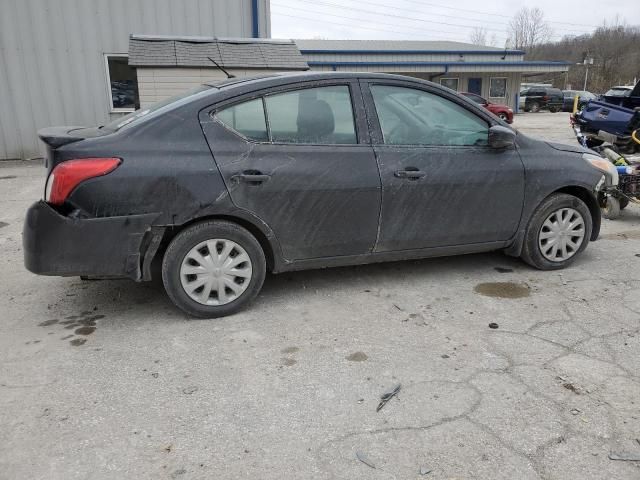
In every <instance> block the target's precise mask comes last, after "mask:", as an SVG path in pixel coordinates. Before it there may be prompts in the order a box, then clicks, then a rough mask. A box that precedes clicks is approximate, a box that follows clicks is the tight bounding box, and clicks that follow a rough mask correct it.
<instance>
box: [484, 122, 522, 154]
mask: <svg viewBox="0 0 640 480" xmlns="http://www.w3.org/2000/svg"><path fill="white" fill-rule="evenodd" d="M515 141H516V132H514V131H513V130H511V129H510V128H508V127H503V126H502V125H494V126H493V127H491V128H490V129H489V146H490V147H491V148H508V147H511V146H513V144H514V143H515Z"/></svg>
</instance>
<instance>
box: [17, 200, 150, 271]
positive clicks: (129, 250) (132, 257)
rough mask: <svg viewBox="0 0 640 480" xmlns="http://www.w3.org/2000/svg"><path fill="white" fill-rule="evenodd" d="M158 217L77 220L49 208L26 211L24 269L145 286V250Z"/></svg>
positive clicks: (35, 206)
mask: <svg viewBox="0 0 640 480" xmlns="http://www.w3.org/2000/svg"><path fill="white" fill-rule="evenodd" d="M157 217H158V215H157V214H155V213H151V214H146V215H128V216H123V217H105V218H90V219H78V218H69V217H65V216H63V215H60V214H59V213H58V212H57V211H55V210H54V209H53V208H51V207H50V206H49V205H48V204H46V203H45V202H42V201H40V202H36V203H34V204H33V205H32V206H31V207H30V208H29V210H28V211H27V217H26V219H25V222H24V230H23V237H22V244H23V249H24V264H25V267H26V268H27V269H28V270H29V271H31V272H33V273H37V274H39V275H57V276H64V277H67V276H80V275H95V276H116V277H129V278H132V279H134V280H140V279H141V278H142V274H141V259H140V256H141V248H142V246H143V242H144V240H145V234H146V233H147V232H149V231H150V229H151V223H152V222H153V221H154V220H155V219H156V218H157Z"/></svg>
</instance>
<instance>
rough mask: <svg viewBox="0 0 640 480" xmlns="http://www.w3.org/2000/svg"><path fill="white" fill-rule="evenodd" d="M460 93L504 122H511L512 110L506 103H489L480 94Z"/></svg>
mask: <svg viewBox="0 0 640 480" xmlns="http://www.w3.org/2000/svg"><path fill="white" fill-rule="evenodd" d="M460 95H464V96H465V97H467V98H468V99H469V100H471V101H472V102H475V103H477V104H478V105H481V106H483V107H484V108H486V109H487V110H489V111H490V112H491V113H493V114H494V115H496V116H497V117H499V118H501V119H502V120H504V121H505V122H507V123H513V110H512V109H511V107H509V106H508V105H502V104H501V103H491V102H490V101H489V100H487V99H486V98H483V97H481V96H480V95H476V94H475V93H468V92H462V93H461V94H460Z"/></svg>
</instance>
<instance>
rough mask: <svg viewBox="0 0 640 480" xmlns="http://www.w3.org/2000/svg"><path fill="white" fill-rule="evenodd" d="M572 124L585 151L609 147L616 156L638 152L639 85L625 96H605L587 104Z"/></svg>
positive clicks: (639, 147) (639, 130) (639, 146)
mask: <svg viewBox="0 0 640 480" xmlns="http://www.w3.org/2000/svg"><path fill="white" fill-rule="evenodd" d="M612 90H613V89H612ZM610 91H611V90H610ZM610 91H609V92H607V93H610ZM574 121H575V123H576V126H577V128H578V131H579V133H580V139H581V141H583V142H584V143H585V145H587V146H588V147H598V146H600V145H602V144H603V143H611V144H613V145H614V146H615V148H616V149H617V150H618V151H619V152H620V153H624V154H635V153H638V152H640V144H639V142H638V141H637V139H638V138H639V137H638V134H639V133H640V82H638V83H637V85H636V86H635V87H634V88H633V89H632V90H631V92H630V93H629V94H628V95H626V94H625V95H624V96H618V95H613V96H609V95H606V94H605V95H604V96H603V97H601V98H599V99H598V100H590V101H589V102H587V104H586V105H585V106H584V108H583V109H582V110H581V111H579V112H578V113H576V115H575V116H574Z"/></svg>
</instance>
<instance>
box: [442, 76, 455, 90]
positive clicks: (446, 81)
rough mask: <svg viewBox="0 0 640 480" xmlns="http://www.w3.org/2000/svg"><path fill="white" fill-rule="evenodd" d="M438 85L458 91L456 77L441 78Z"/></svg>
mask: <svg viewBox="0 0 640 480" xmlns="http://www.w3.org/2000/svg"><path fill="white" fill-rule="evenodd" d="M440 85H442V86H443V87H447V88H450V89H451V90H453V91H454V92H457V91H458V79H457V78H441V79H440Z"/></svg>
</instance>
